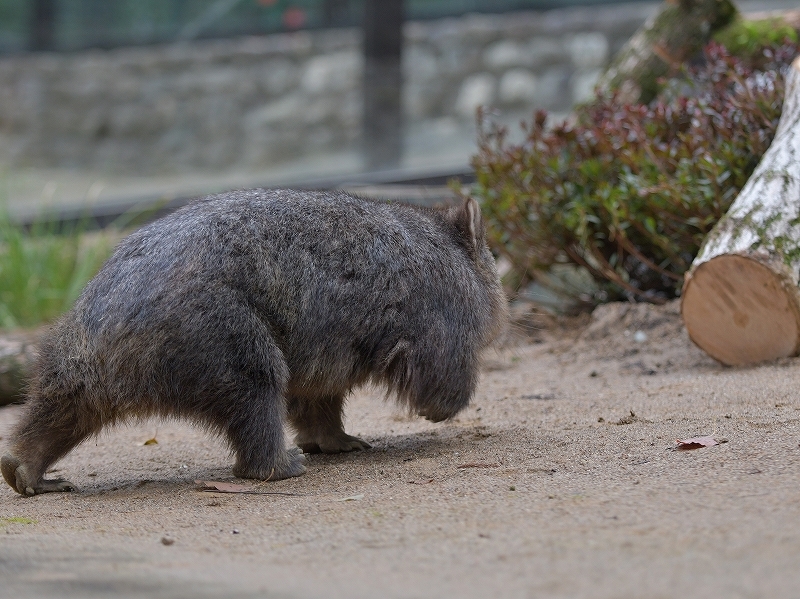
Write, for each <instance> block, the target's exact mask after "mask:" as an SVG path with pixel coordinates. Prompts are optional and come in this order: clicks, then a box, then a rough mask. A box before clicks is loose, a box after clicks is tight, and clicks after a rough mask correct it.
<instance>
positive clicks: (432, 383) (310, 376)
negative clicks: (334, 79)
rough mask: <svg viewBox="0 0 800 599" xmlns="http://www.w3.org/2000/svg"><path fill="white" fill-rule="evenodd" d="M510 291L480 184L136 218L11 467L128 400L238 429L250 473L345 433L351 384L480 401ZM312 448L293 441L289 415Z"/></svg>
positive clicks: (239, 458)
mask: <svg viewBox="0 0 800 599" xmlns="http://www.w3.org/2000/svg"><path fill="white" fill-rule="evenodd" d="M505 317H506V301H505V298H504V296H503V292H502V290H501V287H500V283H499V280H498V276H497V270H496V268H495V264H494V259H493V258H492V255H491V253H490V252H489V250H488V249H487V247H486V244H485V242H484V233H483V224H482V221H481V217H480V210H479V208H478V205H477V204H476V203H475V201H474V200H468V201H466V202H464V203H463V204H462V205H461V206H458V207H454V208H449V209H442V210H428V209H423V208H417V207H411V206H406V205H400V204H389V203H384V202H377V201H372V200H366V199H362V198H358V197H354V196H351V195H348V194H346V193H342V192H309V191H285V190H284V191H270V190H253V191H237V192H230V193H224V194H220V195H216V196H211V197H208V198H205V199H202V200H198V201H195V202H194V203H192V204H190V205H188V206H186V207H184V208H182V209H180V210H178V211H176V212H174V213H173V214H170V215H168V216H166V217H164V218H162V219H160V220H158V221H155V222H153V223H152V224H150V225H147V226H145V227H143V228H142V229H140V230H138V231H136V232H135V233H133V234H132V235H130V236H129V237H127V238H126V239H125V240H123V241H122V242H121V243H120V244H119V246H118V247H117V248H116V250H115V252H114V254H113V255H112V257H111V258H110V259H109V260H108V262H106V264H105V265H104V266H103V267H102V269H101V270H100V272H99V273H98V274H97V276H96V277H95V278H94V279H92V280H91V281H90V282H89V284H88V285H87V286H86V289H84V291H83V293H82V294H81V296H80V297H79V299H78V300H77V302H76V304H75V306H74V308H73V309H72V310H71V311H70V312H69V313H67V314H66V315H65V316H63V317H62V318H61V319H60V320H59V321H57V322H56V323H55V325H54V326H53V327H52V330H51V331H50V333H49V334H48V335H47V336H46V338H45V339H44V340H43V342H42V344H41V346H40V350H39V357H38V361H37V363H36V366H35V369H34V372H33V375H32V378H31V381H30V388H29V390H28V401H27V407H26V410H25V412H24V414H23V416H22V418H21V419H20V421H19V422H18V424H17V425H16V427H15V429H14V431H13V434H12V435H11V449H10V452H9V453H7V454H6V455H5V456H3V458H2V461H0V466H2V473H3V476H4V478H5V480H6V481H7V482H8V484H9V485H11V487H13V488H14V489H15V490H16V491H18V492H19V493H21V494H27V495H34V494H37V493H43V492H47V491H63V490H70V489H72V488H73V485H72V484H71V483H69V482H68V481H65V480H62V479H57V480H48V479H44V478H43V475H44V473H45V471H46V470H47V468H48V467H49V466H50V465H52V464H53V463H54V462H55V461H56V460H58V459H59V458H61V457H62V456H64V455H65V454H66V453H67V452H69V451H70V450H71V449H72V448H73V447H75V446H76V445H77V444H78V443H80V442H81V441H82V440H84V439H86V438H87V437H89V436H91V435H94V434H97V433H98V432H99V431H100V430H101V429H102V428H103V427H105V426H108V425H112V424H114V423H117V422H120V421H123V420H125V419H128V418H130V417H133V418H145V417H149V416H161V417H182V418H189V419H191V420H193V421H195V422H197V423H198V424H200V425H202V426H205V427H208V428H210V429H211V430H214V431H217V432H219V433H222V434H224V435H226V436H227V439H228V441H229V443H230V446H231V449H232V451H233V452H234V454H235V456H236V464H235V466H234V469H233V471H234V473H235V474H236V475H237V476H240V477H247V478H257V479H270V480H276V479H280V478H286V477H290V476H298V475H300V474H302V473H303V472H305V466H304V462H305V457H304V455H303V451H306V452H314V451H323V452H338V451H350V450H354V449H366V448H368V447H369V445H368V444H367V443H365V442H364V441H362V440H360V439H358V438H356V437H352V436H349V435H347V434H345V432H344V430H343V426H342V409H343V404H344V400H345V398H346V396H347V394H348V393H349V392H350V391H351V389H353V388H354V387H355V386H357V385H360V384H362V383H365V382H374V383H379V384H383V385H385V386H386V387H387V388H388V390H389V391H390V392H392V393H394V394H395V395H396V396H397V398H398V400H399V401H400V402H402V403H404V404H406V405H407V406H408V408H409V409H410V410H412V411H413V412H416V413H418V414H420V415H422V416H424V417H426V418H428V419H430V420H434V421H440V420H444V419H447V418H451V417H452V416H454V415H455V414H456V413H458V412H459V411H460V410H462V409H463V408H464V407H466V406H467V404H468V403H469V400H470V397H471V396H472V393H473V391H474V389H475V384H476V381H477V378H478V368H479V359H480V354H481V351H482V350H483V349H484V348H485V347H486V346H487V345H489V344H490V343H491V341H492V340H493V339H494V338H495V337H496V335H497V333H498V332H499V331H500V330H501V328H502V327H503V325H504V321H505ZM287 418H288V422H289V423H290V424H291V425H292V426H293V427H294V429H295V431H296V432H297V437H296V442H297V444H298V445H299V446H300V448H302V451H301V449H299V448H290V449H287V448H286V447H285V442H284V437H283V426H284V421H285V420H286V419H287Z"/></svg>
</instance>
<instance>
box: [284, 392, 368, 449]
mask: <svg viewBox="0 0 800 599" xmlns="http://www.w3.org/2000/svg"><path fill="white" fill-rule="evenodd" d="M343 407H344V396H343V395H332V396H324V397H313V398H308V397H290V398H289V401H288V409H289V420H290V422H291V423H292V426H293V427H294V428H295V430H296V431H297V436H296V437H295V443H297V445H298V446H300V448H302V450H303V451H305V452H306V453H340V452H345V451H360V450H363V449H369V448H370V447H372V446H371V445H370V444H369V443H367V442H366V441H364V440H362V439H359V438H358V437H354V436H352V435H348V434H347V433H345V432H344V426H343V423H342V408H343Z"/></svg>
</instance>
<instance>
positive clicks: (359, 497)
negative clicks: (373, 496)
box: [339, 494, 364, 501]
mask: <svg viewBox="0 0 800 599" xmlns="http://www.w3.org/2000/svg"><path fill="white" fill-rule="evenodd" d="M362 499H364V495H363V494H358V495H351V496H350V497H345V498H344V499H340V500H339V501H361V500H362Z"/></svg>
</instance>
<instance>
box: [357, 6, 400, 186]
mask: <svg viewBox="0 0 800 599" xmlns="http://www.w3.org/2000/svg"><path fill="white" fill-rule="evenodd" d="M402 47H403V0H365V1H364V151H365V158H366V166H367V168H369V169H371V170H374V169H386V168H392V167H395V166H397V165H398V164H399V162H400V158H401V156H402V153H403V118H402V107H401V104H400V98H401V92H402V88H403V80H402V79H403V78H402V72H401V70H400V57H401V54H402Z"/></svg>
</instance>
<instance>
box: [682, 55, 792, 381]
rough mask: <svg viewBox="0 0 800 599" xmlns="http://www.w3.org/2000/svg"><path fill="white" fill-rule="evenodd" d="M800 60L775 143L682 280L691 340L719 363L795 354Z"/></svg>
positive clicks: (789, 81)
mask: <svg viewBox="0 0 800 599" xmlns="http://www.w3.org/2000/svg"><path fill="white" fill-rule="evenodd" d="M798 284H800V58H797V59H795V61H794V63H793V64H792V67H791V68H790V69H789V73H788V76H787V81H786V98H785V100H784V105H783V112H782V114H781V119H780V122H779V123H778V129H777V131H776V134H775V138H774V139H773V141H772V145H771V146H770V147H769V149H768V150H767V152H766V153H765V154H764V156H763V158H762V159H761V162H760V163H759V165H758V166H757V167H756V169H755V171H754V172H753V175H752V177H750V179H749V180H748V182H747V184H746V185H745V186H744V188H743V189H742V191H741V192H740V193H739V196H738V197H737V198H736V200H735V201H734V202H733V204H732V205H731V208H730V210H729V211H728V213H727V214H726V215H725V216H724V217H723V218H722V219H720V221H719V222H718V223H717V225H716V226H715V228H714V229H713V230H712V231H711V233H710V234H709V236H708V238H707V239H706V241H705V244H704V245H703V247H702V248H701V250H700V253H699V254H698V255H697V258H695V260H694V262H693V263H692V267H691V268H690V269H689V272H688V273H687V274H686V276H685V278H684V285H683V293H682V301H681V313H682V315H683V321H684V323H685V324H686V329H687V330H688V332H689V337H690V338H691V339H692V341H694V343H695V344H697V345H698V346H699V347H700V348H701V349H703V350H705V351H706V352H707V353H708V354H709V355H711V356H712V357H713V358H716V359H717V360H719V361H720V362H722V363H723V364H728V365H739V364H753V363H756V362H762V361H765V360H772V359H775V358H781V357H787V356H795V355H797V354H798V352H799V351H800V289H798Z"/></svg>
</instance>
